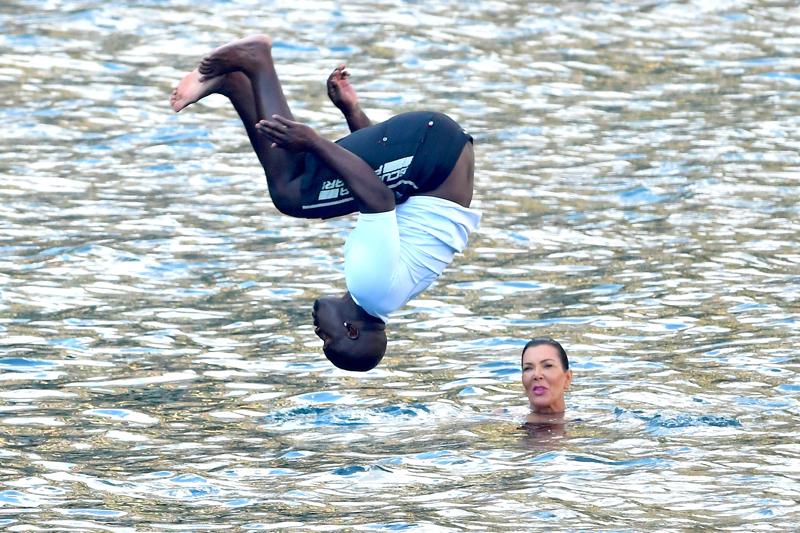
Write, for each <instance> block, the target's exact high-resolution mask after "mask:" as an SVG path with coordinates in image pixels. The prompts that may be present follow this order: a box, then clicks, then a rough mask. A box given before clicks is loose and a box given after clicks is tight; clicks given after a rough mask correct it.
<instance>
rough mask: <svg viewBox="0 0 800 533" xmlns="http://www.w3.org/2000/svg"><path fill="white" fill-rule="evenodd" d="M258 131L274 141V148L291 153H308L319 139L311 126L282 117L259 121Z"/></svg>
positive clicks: (257, 124)
mask: <svg viewBox="0 0 800 533" xmlns="http://www.w3.org/2000/svg"><path fill="white" fill-rule="evenodd" d="M256 131H258V133H260V134H261V135H263V136H264V137H266V138H267V139H268V140H270V141H272V146H277V147H278V148H283V149H284V150H289V151H290V152H307V151H309V150H310V149H311V148H312V146H313V145H314V143H315V142H316V141H317V140H318V139H319V135H317V132H315V131H314V130H313V129H312V128H311V127H310V126H307V125H305V124H302V123H300V122H293V121H291V120H289V119H288V118H285V117H282V116H280V115H272V120H266V119H264V120H259V121H258V123H256Z"/></svg>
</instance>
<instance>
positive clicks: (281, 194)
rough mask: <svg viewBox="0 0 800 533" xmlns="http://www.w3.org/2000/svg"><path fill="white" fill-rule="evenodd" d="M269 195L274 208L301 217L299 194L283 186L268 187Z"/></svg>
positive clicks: (301, 209) (291, 215) (285, 213)
mask: <svg viewBox="0 0 800 533" xmlns="http://www.w3.org/2000/svg"><path fill="white" fill-rule="evenodd" d="M269 196H270V198H271V199H272V204H273V205H274V206H275V209H277V210H278V211H280V212H281V213H283V214H284V215H288V216H290V217H295V218H302V217H303V215H302V212H303V207H302V204H301V202H300V196H299V194H296V193H295V192H294V191H291V190H286V188H285V187H276V186H270V187H269Z"/></svg>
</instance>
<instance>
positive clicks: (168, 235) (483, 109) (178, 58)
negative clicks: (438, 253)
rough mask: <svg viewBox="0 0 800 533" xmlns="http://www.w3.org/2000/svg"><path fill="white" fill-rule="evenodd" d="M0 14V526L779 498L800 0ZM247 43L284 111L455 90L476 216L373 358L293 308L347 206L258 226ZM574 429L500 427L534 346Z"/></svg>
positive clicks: (408, 104)
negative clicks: (330, 357)
mask: <svg viewBox="0 0 800 533" xmlns="http://www.w3.org/2000/svg"><path fill="white" fill-rule="evenodd" d="M127 4H128V5H127V7H125V6H119V5H116V4H115V3H105V2H100V1H96V0H88V1H84V2H77V1H58V0H54V1H49V2H39V1H15V0H4V2H3V3H2V5H0V30H1V31H0V95H1V96H2V105H1V106H0V118H2V124H3V126H2V128H0V140H2V144H1V145H0V194H1V195H2V203H0V250H1V251H2V254H0V527H4V528H6V529H7V530H9V531H34V530H36V531H66V530H73V531H101V530H102V531H212V530H271V529H272V530H287V531H291V530H308V531H327V530H340V529H343V530H378V531H381V530H391V531H406V530H408V531H465V530H475V531H520V530H581V529H589V530H602V531H612V530H613V531H656V530H658V531H687V530H694V531H697V530H708V529H720V530H730V531H753V530H763V531H775V530H784V531H790V530H794V529H795V527H796V524H797V523H798V522H799V521H800V504H799V503H798V502H800V440H798V434H800V430H799V428H798V426H799V425H800V424H798V422H799V421H800V357H798V345H799V342H798V341H800V304H799V303H798V300H799V299H800V247H799V246H798V242H800V222H799V221H800V207H798V206H799V205H800V204H799V203H798V198H800V156H799V155H798V150H799V149H800V115H799V114H798V111H799V110H800V59H798V57H800V29H798V28H800V9H798V6H797V4H796V2H780V1H778V2H766V1H764V2H747V1H744V2H743V1H738V2H733V1H724V0H720V1H708V2H707V1H699V0H696V1H694V2H691V1H690V2H680V3H678V2H666V1H663V2H658V1H654V2H634V3H621V2H556V1H552V2H546V3H538V2H537V3H530V4H529V3H528V2H523V1H518V2H514V1H506V2H502V1H499V2H481V3H470V2H447V1H437V2H408V3H406V2H400V1H385V2H377V1H370V2H346V3H343V2H342V3H340V2H324V1H307V0H294V1H291V2H288V1H281V2H255V1H247V0H234V1H232V2H222V1H219V0H217V1H199V2H184V1H178V0H174V1H159V2H155V1H150V0H148V1H141V2H136V3H133V2H130V3H127ZM256 32H266V33H270V34H271V35H272V36H273V37H274V39H275V50H274V53H275V57H276V60H277V61H278V63H279V74H280V75H281V77H282V79H283V80H284V86H285V89H286V92H287V93H288V95H289V99H290V101H291V102H293V103H294V111H295V114H296V116H297V117H298V118H299V119H301V120H303V121H306V122H308V123H310V124H312V125H313V126H315V127H317V128H319V129H320V130H321V131H324V132H326V134H328V135H330V136H331V137H337V136H340V135H343V134H344V133H345V126H344V124H343V121H342V120H341V119H340V117H339V116H338V114H337V112H335V109H334V108H333V107H332V106H331V105H330V104H329V103H328V102H327V99H326V95H325V91H324V80H325V78H326V76H327V74H328V72H329V71H330V69H331V68H332V67H333V66H335V65H336V64H338V63H340V62H346V63H347V64H348V65H349V66H350V68H351V71H352V73H353V82H354V84H355V85H356V86H357V87H358V88H359V89H360V91H361V97H362V103H363V105H364V107H366V108H367V109H368V110H369V111H370V113H371V115H372V117H373V118H374V119H381V118H385V117H388V116H390V115H391V114H392V113H395V112H399V111H405V110H410V109H415V108H420V107H425V108H432V109H437V110H442V111H446V112H447V113H449V114H450V115H451V116H453V117H454V118H456V119H457V120H458V121H459V122H460V123H462V125H463V126H465V127H466V128H467V129H468V130H469V131H470V132H471V133H472V134H473V135H474V137H475V139H476V147H477V153H478V174H477V191H476V199H475V203H474V206H475V207H478V208H480V209H481V210H482V211H483V213H484V216H483V222H482V227H481V229H480V230H479V232H478V233H477V234H475V235H473V237H472V240H471V243H470V247H469V248H468V250H467V251H466V252H465V253H464V254H463V255H460V256H458V257H457V258H456V260H455V261H454V263H453V264H452V265H451V267H450V268H449V269H448V270H447V271H446V272H445V275H444V276H443V277H442V278H441V279H440V280H439V281H438V282H437V283H436V284H435V285H434V286H433V287H432V288H430V289H429V290H428V291H426V292H425V293H424V294H423V295H422V296H421V298H420V299H417V300H414V301H412V302H411V303H410V304H409V305H408V306H407V307H406V308H404V309H402V310H401V311H399V312H398V313H397V314H396V315H395V316H394V317H393V319H392V321H391V324H390V327H391V339H392V340H391V343H390V348H389V353H388V355H387V357H386V358H385V360H384V361H383V363H382V364H381V366H380V367H379V368H378V369H377V370H375V371H372V372H370V373H368V374H365V375H359V374H350V373H346V372H342V371H338V370H336V369H335V368H333V367H332V366H331V365H330V364H329V363H328V362H327V361H326V360H325V359H324V357H322V355H321V353H320V341H319V340H318V339H317V338H316V336H315V335H314V333H313V331H312V328H311V326H310V320H309V306H310V304H311V302H313V300H314V299H315V298H317V297H318V296H320V295H323V294H335V293H337V292H339V291H341V290H342V289H343V287H344V282H343V273H342V263H341V252H340V249H341V246H342V244H343V242H344V238H345V236H346V235H347V232H348V229H349V228H350V227H351V225H352V222H353V220H352V218H349V219H343V220H334V221H326V222H321V221H304V220H292V219H288V218H286V217H283V216H281V215H279V213H278V212H277V211H276V210H275V209H274V208H273V206H272V204H271V203H270V201H269V198H268V196H267V194H266V187H265V184H264V178H263V174H262V173H261V171H260V168H259V167H258V164H257V161H256V159H255V157H254V156H253V154H252V153H251V152H250V149H249V145H248V144H247V140H246V137H245V136H244V135H243V131H242V129H241V126H240V125H239V123H238V119H237V118H236V116H235V115H234V113H233V111H232V110H231V109H230V106H229V105H228V103H227V101H226V100H225V99H223V98H222V97H217V96H214V97H211V98H209V99H207V100H206V101H205V102H203V103H201V104H199V105H196V106H193V107H191V108H189V109H187V110H186V111H184V112H182V113H180V114H178V115H174V114H173V113H172V112H171V110H170V109H169V107H168V95H169V92H170V91H171V89H172V87H173V86H174V84H175V83H176V81H177V80H178V79H180V77H181V76H182V75H183V73H184V72H186V71H188V70H189V69H191V68H192V67H193V66H194V65H195V64H196V61H197V60H198V59H199V58H200V57H201V56H202V55H203V53H205V52H206V51H207V50H208V49H210V48H212V47H214V46H217V45H219V44H221V43H223V42H225V41H228V40H230V39H232V38H235V37H239V36H243V35H246V34H251V33H256ZM538 335H550V336H553V337H555V338H557V339H560V340H562V341H563V342H564V344H565V345H566V347H567V349H568V351H569V352H570V354H571V356H572V361H573V365H574V370H575V379H574V384H573V388H572V391H571V393H570V395H569V398H568V405H569V411H568V418H569V419H570V422H569V423H568V424H567V425H566V427H565V428H564V431H559V430H558V428H531V429H530V430H529V431H526V430H523V429H520V427H519V426H520V421H521V420H523V418H524V415H525V413H526V407H525V403H526V401H525V397H524V395H523V393H522V390H521V386H520V385H519V383H518V381H519V370H518V368H519V355H520V349H521V347H522V345H523V344H524V342H525V340H526V339H528V338H530V337H532V336H538Z"/></svg>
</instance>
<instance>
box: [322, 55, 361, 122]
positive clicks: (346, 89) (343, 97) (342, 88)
mask: <svg viewBox="0 0 800 533" xmlns="http://www.w3.org/2000/svg"><path fill="white" fill-rule="evenodd" d="M349 77H350V73H349V72H348V71H346V70H345V65H344V64H342V65H339V66H338V67H336V68H335V69H333V72H331V75H330V76H328V98H330V99H331V102H333V105H335V106H336V107H338V108H339V109H341V110H342V112H343V113H345V114H347V113H349V112H352V111H355V110H356V109H357V108H358V96H357V95H356V90H355V89H353V86H352V85H350V82H349V81H348V78H349Z"/></svg>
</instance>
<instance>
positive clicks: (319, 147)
mask: <svg viewBox="0 0 800 533" xmlns="http://www.w3.org/2000/svg"><path fill="white" fill-rule="evenodd" d="M256 129H257V130H258V132H259V133H261V134H262V135H264V136H265V137H267V139H269V140H270V141H272V143H273V144H274V145H275V146H277V147H279V148H283V149H286V150H289V151H292V152H313V153H315V154H316V155H317V156H319V158H320V159H322V160H323V161H324V162H325V163H326V164H327V165H328V166H329V167H331V168H332V169H333V170H334V171H335V172H336V173H337V174H338V175H340V176H341V177H342V179H343V180H344V182H345V183H346V184H347V187H348V188H349V189H350V191H351V192H352V193H353V196H354V197H355V199H356V202H358V210H359V211H361V212H362V213H383V212H385V211H391V210H392V209H394V206H395V204H394V193H393V192H392V191H391V189H389V187H387V186H386V185H384V183H383V182H382V181H381V180H380V179H379V178H378V176H376V175H375V171H373V170H372V167H370V166H369V165H368V164H367V163H366V161H364V160H363V159H361V158H360V157H358V156H357V155H355V154H354V153H353V152H350V151H348V150H346V149H344V148H342V147H341V146H339V145H338V144H336V143H334V142H331V141H329V140H327V139H325V138H323V137H322V136H320V135H319V134H318V133H317V132H316V131H314V130H313V129H312V128H311V127H309V126H307V125H305V124H301V123H300V122H293V121H291V120H289V119H287V118H284V117H282V116H280V115H273V116H272V120H261V121H259V122H258V124H256Z"/></svg>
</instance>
